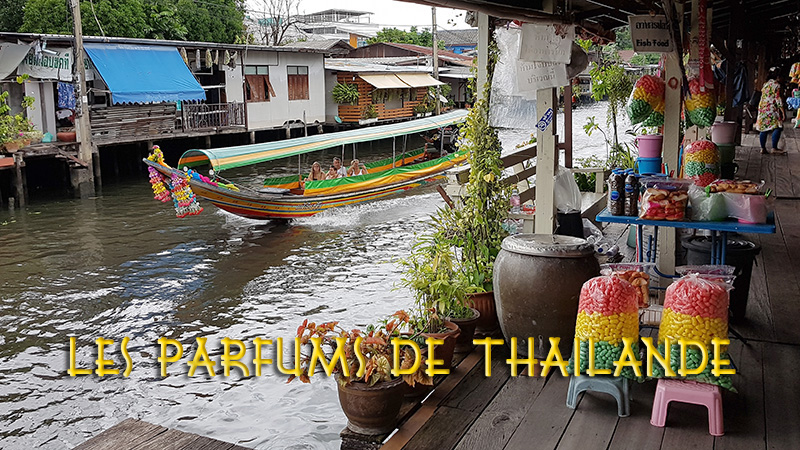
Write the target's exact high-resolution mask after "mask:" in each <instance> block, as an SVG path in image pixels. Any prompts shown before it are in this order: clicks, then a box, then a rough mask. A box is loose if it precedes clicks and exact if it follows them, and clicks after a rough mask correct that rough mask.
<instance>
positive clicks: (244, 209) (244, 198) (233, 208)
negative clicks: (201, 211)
mask: <svg viewBox="0 0 800 450" xmlns="http://www.w3.org/2000/svg"><path fill="white" fill-rule="evenodd" d="M145 162H146V163H147V164H148V165H149V166H151V167H153V168H155V169H156V170H158V171H159V172H160V173H162V174H164V175H166V176H168V177H171V176H172V175H173V174H175V173H178V174H182V172H179V171H177V170H175V169H173V168H171V167H167V166H164V165H161V164H158V163H155V162H152V161H148V160H145ZM443 179H444V176H443V175H441V174H433V175H430V176H427V177H424V178H421V179H417V180H409V181H405V182H402V183H395V184H391V185H387V186H383V187H378V188H374V189H369V190H365V191H360V192H350V193H344V194H335V195H319V196H302V195H267V194H259V193H256V192H248V191H235V190H230V189H224V188H219V187H216V186H213V185H210V184H208V183H204V182H201V181H197V180H194V179H192V180H190V181H189V185H190V186H191V188H192V191H193V192H194V193H195V195H197V197H199V198H202V199H204V200H206V201H208V202H210V203H211V204H213V205H214V206H216V207H217V208H219V209H222V210H224V211H227V212H229V213H231V214H235V215H237V216H241V217H246V218H249V219H258V220H271V219H297V218H302V217H309V216H313V215H314V214H318V213H320V212H323V211H325V210H328V209H331V208H337V207H341V206H349V205H356V204H359V203H364V202H370V201H374V200H379V199H382V198H386V197H389V196H392V195H396V194H400V193H402V192H405V191H407V190H409V189H413V188H416V187H420V186H424V185H430V184H433V183H437V182H440V181H442V180H443Z"/></svg>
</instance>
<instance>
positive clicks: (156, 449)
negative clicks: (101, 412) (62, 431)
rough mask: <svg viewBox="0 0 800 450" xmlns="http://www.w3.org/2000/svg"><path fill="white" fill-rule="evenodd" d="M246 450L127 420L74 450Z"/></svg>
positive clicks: (150, 424) (197, 436) (139, 421)
mask: <svg viewBox="0 0 800 450" xmlns="http://www.w3.org/2000/svg"><path fill="white" fill-rule="evenodd" d="M107 449H114V450H247V447H242V446H239V445H236V444H231V443H230V442H224V441H218V440H216V439H211V438H207V437H204V436H199V435H196V434H192V433H186V432H183V431H178V430H171V429H169V428H164V427H162V426H159V425H153V424H152V423H147V422H142V421H141V420H135V419H126V420H124V421H122V422H120V423H118V424H116V425H114V426H113V427H111V428H109V429H108V430H106V431H104V432H102V433H100V434H98V435H97V436H95V437H93V438H91V439H89V440H88V441H86V442H84V443H83V444H81V445H79V446H77V447H75V450H107Z"/></svg>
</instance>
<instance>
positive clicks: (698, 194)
mask: <svg viewBox="0 0 800 450" xmlns="http://www.w3.org/2000/svg"><path fill="white" fill-rule="evenodd" d="M707 189H708V188H706V189H703V188H701V187H698V186H691V187H690V188H689V204H690V205H691V206H692V209H691V211H692V220H696V221H698V222H714V221H718V220H725V219H727V218H728V207H727V206H726V204H725V197H723V196H722V194H715V193H712V192H708V191H707Z"/></svg>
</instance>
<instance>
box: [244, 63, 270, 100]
mask: <svg viewBox="0 0 800 450" xmlns="http://www.w3.org/2000/svg"><path fill="white" fill-rule="evenodd" d="M244 80H245V90H246V93H247V101H248V102H268V101H269V98H270V97H275V90H273V89H272V84H271V83H270V82H269V67H267V66H245V67H244Z"/></svg>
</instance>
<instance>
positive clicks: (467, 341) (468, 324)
mask: <svg viewBox="0 0 800 450" xmlns="http://www.w3.org/2000/svg"><path fill="white" fill-rule="evenodd" d="M470 310H472V317H471V318H469V319H450V320H451V321H452V322H453V323H454V324H456V325H458V328H459V329H461V334H459V335H458V339H456V347H455V351H456V353H465V352H471V351H472V349H473V348H474V347H475V345H474V344H473V343H472V340H473V339H474V338H475V327H476V326H477V325H478V322H479V321H480V318H481V313H480V311H478V310H477V309H475V308H470Z"/></svg>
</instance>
